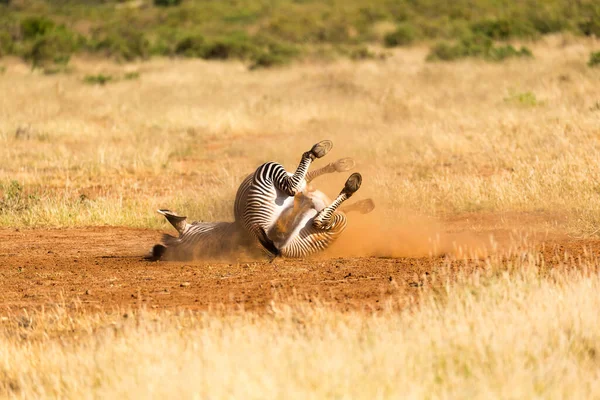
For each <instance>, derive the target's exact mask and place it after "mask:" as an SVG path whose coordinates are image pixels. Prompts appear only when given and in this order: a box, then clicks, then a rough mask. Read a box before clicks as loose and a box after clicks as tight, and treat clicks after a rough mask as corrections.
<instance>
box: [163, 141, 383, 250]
mask: <svg viewBox="0 0 600 400" xmlns="http://www.w3.org/2000/svg"><path fill="white" fill-rule="evenodd" d="M332 146H333V144H332V142H331V141H329V140H324V141H321V142H319V143H317V144H315V145H314V146H313V147H312V148H311V150H309V151H307V152H305V153H303V155H302V158H301V160H300V164H299V166H298V168H297V169H296V171H295V172H294V173H293V174H291V173H288V172H287V171H285V169H284V168H283V166H281V165H280V164H277V163H274V162H268V163H265V164H263V165H261V166H260V167H258V169H257V170H256V171H255V172H254V173H253V174H250V175H249V176H247V177H246V179H244V180H243V182H242V184H241V185H240V187H239V189H238V191H237V194H236V198H235V202H234V216H235V221H234V222H219V223H210V222H195V223H191V224H190V223H187V222H186V218H185V217H181V216H178V215H177V214H175V213H173V212H171V211H169V210H159V211H158V212H159V213H161V214H163V215H164V216H165V217H166V218H167V220H168V221H169V222H170V223H171V224H172V225H173V226H174V227H175V228H176V229H177V231H178V232H179V237H178V238H175V237H172V236H170V235H165V236H164V238H163V244H159V245H156V246H154V248H153V251H152V256H151V258H152V259H161V258H163V255H164V254H165V252H166V251H167V249H172V250H174V251H173V252H172V253H174V254H177V255H178V258H181V257H184V258H193V257H194V256H197V255H200V254H201V255H202V256H203V257H214V256H217V257H218V256H219V254H226V253H230V252H246V253H250V254H251V255H254V256H256V255H258V254H260V253H261V251H264V252H265V253H266V254H267V256H268V257H269V258H270V259H271V260H273V259H274V258H275V257H278V256H282V257H287V258H299V257H306V256H309V255H311V254H314V253H316V252H318V251H321V250H324V249H326V248H327V247H328V246H329V245H331V243H333V242H334V241H335V240H336V239H337V237H339V235H340V234H341V233H342V232H343V230H344V229H345V228H346V225H347V222H346V216H345V215H344V212H352V211H357V212H360V213H363V214H364V213H368V212H370V211H372V210H373V208H374V203H373V201H372V200H371V199H366V200H363V201H360V202H357V203H355V204H353V205H351V206H346V207H345V208H340V211H342V212H341V213H340V212H336V211H337V210H338V208H339V207H340V206H341V205H342V203H343V202H344V201H346V200H347V199H348V198H350V197H351V196H352V195H353V194H354V193H355V192H356V191H357V190H358V189H359V188H360V185H361V183H362V177H361V175H360V174H359V173H354V174H352V175H351V176H350V177H349V178H348V180H347V181H346V184H345V185H344V188H343V189H342V191H341V192H340V194H339V195H338V196H337V197H336V199H335V200H334V201H333V202H332V201H330V200H329V199H328V198H327V196H325V195H324V194H323V193H322V192H320V191H318V190H315V189H314V188H313V187H312V185H310V183H311V182H312V180H314V179H315V178H317V177H319V176H321V175H324V174H327V173H333V172H343V171H347V170H349V169H351V168H353V167H354V161H353V160H352V159H350V158H343V159H340V160H337V161H336V162H334V163H330V164H328V165H326V166H325V167H322V168H320V169H317V170H315V171H311V172H308V169H309V167H310V164H311V163H312V161H314V160H315V159H317V158H321V157H323V156H324V155H325V154H327V153H328V152H329V150H331V148H332Z"/></svg>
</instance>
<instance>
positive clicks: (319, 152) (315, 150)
mask: <svg viewBox="0 0 600 400" xmlns="http://www.w3.org/2000/svg"><path fill="white" fill-rule="evenodd" d="M332 147H333V142H332V141H331V140H322V141H320V142H319V143H317V144H315V145H314V146H313V147H312V149H310V152H311V154H312V155H313V156H315V158H321V157H323V156H324V155H325V154H327V153H329V150H331V148H332Z"/></svg>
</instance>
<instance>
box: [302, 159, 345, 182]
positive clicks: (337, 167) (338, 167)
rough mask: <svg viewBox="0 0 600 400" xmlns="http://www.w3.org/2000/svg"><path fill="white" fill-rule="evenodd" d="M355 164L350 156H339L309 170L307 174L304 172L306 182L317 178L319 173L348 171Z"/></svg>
mask: <svg viewBox="0 0 600 400" xmlns="http://www.w3.org/2000/svg"><path fill="white" fill-rule="evenodd" d="M355 165H356V163H355V162H354V160H353V159H351V158H340V159H339V160H337V161H335V162H332V163H329V164H327V165H326V166H324V167H322V168H319V169H315V170H314V171H310V172H309V173H308V174H306V183H309V182H311V181H312V180H313V179H315V178H318V177H319V176H321V175H325V174H332V173H334V172H345V171H349V170H351V169H352V168H354V166H355Z"/></svg>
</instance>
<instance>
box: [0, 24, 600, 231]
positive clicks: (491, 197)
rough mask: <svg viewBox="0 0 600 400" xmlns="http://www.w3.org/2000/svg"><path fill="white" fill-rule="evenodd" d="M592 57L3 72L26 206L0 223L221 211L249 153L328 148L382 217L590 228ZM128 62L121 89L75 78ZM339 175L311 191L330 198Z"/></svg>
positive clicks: (567, 51) (594, 109) (579, 46)
mask: <svg viewBox="0 0 600 400" xmlns="http://www.w3.org/2000/svg"><path fill="white" fill-rule="evenodd" d="M594 47H597V43H595V42H593V40H589V41H582V40H577V41H572V40H570V39H569V38H568V37H562V36H561V37H551V38H548V39H546V41H545V42H541V43H539V44H538V45H536V46H535V48H534V53H535V55H536V58H535V59H533V60H515V61H510V62H507V63H503V64H495V63H485V62H481V61H475V60H471V61H464V62H459V63H452V64H427V63H425V62H424V58H425V53H426V50H425V49H421V48H414V49H412V50H406V51H401V52H397V53H395V55H394V56H393V57H392V58H391V59H388V60H387V61H385V62H381V61H369V62H362V63H351V62H338V63H334V64H312V65H296V66H293V67H290V68H285V69H281V70H274V71H248V70H246V69H245V68H244V67H243V66H242V65H241V64H235V63H227V64H222V63H207V62H202V61H182V60H175V61H167V60H163V61H161V60H157V61H152V62H149V63H143V64H135V65H122V66H119V65H114V64H105V63H102V62H96V61H94V62H90V61H83V60H79V61H76V62H74V68H75V70H74V72H73V73H71V74H68V75H54V76H39V75H37V74H32V73H31V72H30V71H29V70H28V68H27V67H26V66H25V65H23V64H20V63H19V62H16V61H15V62H13V63H10V62H9V63H6V66H7V69H6V72H5V73H4V74H3V75H1V76H0V91H2V93H11V95H10V96H3V97H2V99H0V141H1V142H2V146H1V149H0V160H1V161H0V163H1V164H0V180H1V181H2V182H3V183H4V184H5V185H6V184H8V183H9V182H10V181H11V180H17V181H18V182H20V183H21V184H22V185H23V186H24V192H25V193H33V194H34V195H35V196H36V199H34V200H33V201H31V202H29V206H28V207H26V208H24V209H22V210H20V211H19V212H8V213H6V212H5V213H2V214H0V225H3V226H24V225H27V226H41V225H44V226H65V225H83V226H85V225H91V224H111V225H115V224H116V225H127V226H149V227H157V226H160V225H159V224H162V221H161V219H160V218H158V216H157V215H155V214H154V210H155V209H156V208H157V207H159V206H161V207H164V206H168V207H171V208H174V209H176V210H178V211H181V212H185V213H187V214H189V215H190V216H191V217H194V218H198V219H223V218H230V217H231V210H230V208H231V198H232V196H233V193H234V192H235V189H236V187H237V185H238V183H239V180H240V177H241V176H244V175H245V174H247V173H249V172H250V171H252V170H253V169H254V168H255V167H256V166H257V165H258V164H259V163H261V162H264V161H266V160H278V161H280V162H282V163H284V165H286V166H287V167H289V168H290V169H292V168H294V166H295V163H296V162H297V160H298V159H299V155H300V154H301V152H302V151H304V150H305V149H306V148H308V147H309V146H310V145H311V144H312V143H314V142H315V141H317V140H321V139H323V138H330V139H333V140H334V142H335V149H334V153H333V155H331V156H330V157H329V159H333V158H334V157H343V156H352V157H355V158H356V159H357V160H358V161H359V167H358V169H359V170H360V171H361V172H362V173H363V175H364V176H365V181H364V182H365V185H364V187H363V189H361V193H360V194H361V196H362V197H365V196H373V197H374V198H376V200H377V202H378V204H379V206H380V207H381V208H383V209H385V210H386V212H388V213H391V214H399V213H400V212H401V210H407V209H408V210H410V213H415V212H419V213H422V214H426V215H429V216H434V217H442V218H444V217H446V216H456V215H458V214H463V213H468V212H473V211H490V212H495V213H499V212H500V213H501V212H522V211H524V212H534V211H535V212H538V213H539V212H542V213H548V214H549V215H551V216H550V217H549V219H550V220H556V219H557V215H558V216H560V217H568V221H569V222H568V224H569V226H568V228H569V229H571V230H575V231H579V232H591V231H593V230H595V226H597V224H598V223H600V207H599V206H598V204H600V202H599V201H598V200H600V199H599V197H600V189H599V188H600V185H599V182H598V176H600V173H599V172H600V170H599V167H598V162H597V160H598V159H600V157H599V156H600V145H599V144H598V141H597V136H598V134H599V133H600V131H599V129H600V128H599V127H600V124H599V121H600V109H599V107H598V101H599V98H598V91H597V87H598V79H599V76H600V75H599V74H600V72H599V71H596V70H594V69H592V68H588V67H587V66H586V64H585V62H586V57H587V55H588V54H589V51H590V49H593V48H594ZM132 70H134V71H139V73H140V78H139V79H134V80H120V81H117V82H114V83H108V84H106V85H104V86H97V85H96V86H94V85H89V84H86V83H84V82H83V77H84V76H85V75H88V74H94V73H98V72H103V73H105V74H112V75H114V76H115V77H121V76H123V75H124V74H125V73H126V72H127V71H132ZM20 127H21V128H22V129H21V133H20V134H19V135H18V136H19V137H18V138H17V137H16V134H15V133H16V132H17V130H18V129H19V128H20ZM23 132H25V133H23ZM343 180H344V177H335V178H331V179H329V180H328V181H327V182H326V183H325V187H327V188H328V189H329V192H330V194H332V193H334V192H335V191H337V190H338V189H339V187H340V186H341V184H342V182H343ZM328 182H333V184H328ZM82 194H83V195H85V198H84V199H83V200H81V195H82ZM551 222H552V221H550V223H551Z"/></svg>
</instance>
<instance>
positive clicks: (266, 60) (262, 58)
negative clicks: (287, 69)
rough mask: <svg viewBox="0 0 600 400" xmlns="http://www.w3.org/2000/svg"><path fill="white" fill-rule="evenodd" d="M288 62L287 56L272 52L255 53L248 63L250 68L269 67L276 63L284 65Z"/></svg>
mask: <svg viewBox="0 0 600 400" xmlns="http://www.w3.org/2000/svg"><path fill="white" fill-rule="evenodd" d="M288 62H289V58H286V57H284V56H282V55H280V54H273V53H261V54H259V55H257V56H256V57H255V59H254V61H253V62H252V64H251V65H250V69H251V70H254V69H259V68H269V67H275V66H278V65H284V64H287V63H288Z"/></svg>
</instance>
